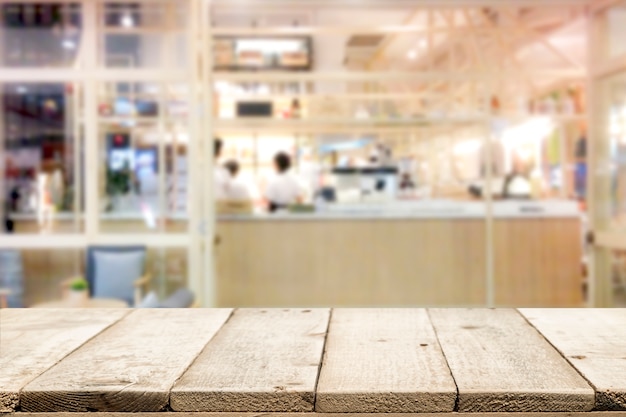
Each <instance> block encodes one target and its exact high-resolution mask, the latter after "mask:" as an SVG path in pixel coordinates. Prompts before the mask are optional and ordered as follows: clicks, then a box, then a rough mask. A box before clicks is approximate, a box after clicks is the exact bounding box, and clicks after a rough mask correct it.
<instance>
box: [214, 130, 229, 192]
mask: <svg viewBox="0 0 626 417" xmlns="http://www.w3.org/2000/svg"><path fill="white" fill-rule="evenodd" d="M222 146H223V142H222V140H221V139H220V138H216V139H215V142H214V148H213V152H214V153H213V155H214V156H215V161H214V164H215V166H214V167H213V184H214V188H213V195H214V198H215V199H216V200H220V201H221V200H225V199H226V184H227V182H228V178H229V174H228V172H227V171H226V170H225V169H224V167H222V166H221V165H220V164H219V159H220V156H221V154H222Z"/></svg>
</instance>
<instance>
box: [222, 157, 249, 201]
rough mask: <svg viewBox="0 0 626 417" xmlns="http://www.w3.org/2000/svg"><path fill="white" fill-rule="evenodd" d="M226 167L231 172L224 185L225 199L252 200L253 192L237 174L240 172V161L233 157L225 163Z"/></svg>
mask: <svg viewBox="0 0 626 417" xmlns="http://www.w3.org/2000/svg"><path fill="white" fill-rule="evenodd" d="M224 168H225V169H226V171H227V172H228V173H229V177H228V179H227V181H226V182H225V186H224V199H225V200H230V201H251V200H252V194H251V193H250V188H249V187H248V186H247V185H246V184H245V182H244V181H242V180H241V179H240V178H239V177H238V175H237V174H239V163H238V162H237V161H235V160H234V159H231V160H229V161H227V162H226V163H225V164H224Z"/></svg>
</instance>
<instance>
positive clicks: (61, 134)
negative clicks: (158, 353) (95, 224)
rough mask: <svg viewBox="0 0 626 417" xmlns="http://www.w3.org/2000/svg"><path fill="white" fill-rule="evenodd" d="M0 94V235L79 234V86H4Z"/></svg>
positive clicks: (81, 193)
mask: <svg viewBox="0 0 626 417" xmlns="http://www.w3.org/2000/svg"><path fill="white" fill-rule="evenodd" d="M0 95H1V96H2V100H1V102H0V127H2V131H1V134H2V143H1V145H0V146H1V149H2V153H1V155H2V166H4V170H3V171H2V173H1V176H2V177H3V178H2V179H3V181H1V182H0V184H2V197H3V198H2V201H3V202H4V208H3V209H4V219H3V225H2V226H3V227H2V230H3V233H13V234H27V233H28V234H33V233H38V234H39V233H44V234H47V233H62V234H67V233H81V232H82V231H83V230H84V217H83V214H84V204H83V201H84V200H83V197H84V183H83V178H84V170H83V152H84V151H83V146H84V140H83V127H82V125H81V123H80V117H81V115H82V108H83V107H82V88H81V84H79V83H58V84H44V83H27V82H18V83H6V84H3V85H2V87H1V92H0Z"/></svg>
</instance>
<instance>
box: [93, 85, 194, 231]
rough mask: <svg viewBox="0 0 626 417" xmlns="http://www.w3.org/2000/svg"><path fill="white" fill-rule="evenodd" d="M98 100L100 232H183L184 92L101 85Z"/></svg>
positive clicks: (166, 87)
mask: <svg viewBox="0 0 626 417" xmlns="http://www.w3.org/2000/svg"><path fill="white" fill-rule="evenodd" d="M98 97H99V98H98V100H99V101H98V106H99V108H98V111H99V118H98V120H99V123H98V127H99V133H98V137H99V152H100V156H101V158H100V160H101V161H102V163H101V165H100V167H99V178H100V181H99V184H100V201H101V207H100V209H101V213H102V214H101V219H100V221H101V229H102V230H103V231H104V232H106V233H109V232H112V233H132V232H137V231H151V232H157V231H168V232H178V233H180V232H182V231H183V229H184V225H185V224H186V219H187V217H188V216H187V206H188V204H187V203H188V198H189V193H188V190H187V184H188V163H187V146H188V143H189V133H188V124H187V97H188V89H187V88H186V87H185V86H184V85H174V84H160V83H126V82H112V83H105V84H102V85H101V88H100V89H99V96H98ZM179 223H181V224H179Z"/></svg>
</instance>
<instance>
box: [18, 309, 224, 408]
mask: <svg viewBox="0 0 626 417" xmlns="http://www.w3.org/2000/svg"><path fill="white" fill-rule="evenodd" d="M81 314H82V313H81ZM230 314H231V310H230V309H211V310H209V309H177V310H173V309H139V310H135V311H133V312H132V313H130V314H129V315H128V316H126V317H125V318H124V319H123V320H121V321H119V322H118V323H116V324H115V325H114V326H112V327H110V328H109V329H107V330H105V331H104V332H102V333H100V334H99V335H98V336H96V337H95V338H93V339H92V340H91V341H89V342H88V343H86V344H84V345H83V346H82V347H81V348H80V349H78V350H76V351H75V352H74V353H72V354H71V355H69V356H68V357H66V358H65V359H64V360H63V361H61V362H60V363H59V364H57V365H56V366H54V367H53V368H51V369H50V370H48V371H47V372H45V373H44V374H43V375H41V376H40V377H38V378H36V379H35V380H34V381H33V382H31V383H30V384H28V385H27V386H26V387H25V388H24V389H23V390H22V395H21V399H20V400H21V404H22V409H23V410H24V411H31V412H42V411H124V412H138V411H160V410H163V409H164V408H165V407H166V406H167V403H168V397H169V391H170V388H171V387H172V385H173V384H174V381H176V379H177V378H178V377H180V375H182V373H183V372H184V371H185V369H187V367H188V366H189V365H190V364H191V362H192V361H193V360H194V359H195V358H196V357H197V356H198V354H199V353H200V352H201V350H202V349H203V348H204V346H206V344H207V343H208V342H209V340H210V339H211V338H212V337H213V336H214V335H215V333H216V332H217V331H218V330H219V328H220V327H221V326H222V325H223V324H224V322H226V320H227V319H228V317H229V315H230Z"/></svg>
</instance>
